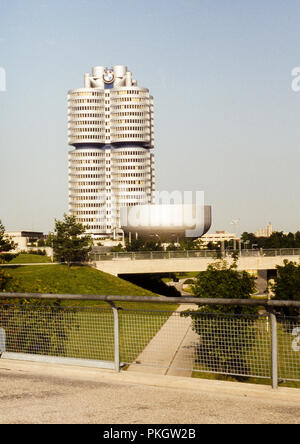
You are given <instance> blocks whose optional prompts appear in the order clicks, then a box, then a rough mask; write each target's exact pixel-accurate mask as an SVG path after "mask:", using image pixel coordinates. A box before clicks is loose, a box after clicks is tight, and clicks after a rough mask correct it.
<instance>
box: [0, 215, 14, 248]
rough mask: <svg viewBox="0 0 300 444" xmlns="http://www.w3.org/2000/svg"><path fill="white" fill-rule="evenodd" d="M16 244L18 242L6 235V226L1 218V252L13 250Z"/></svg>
mask: <svg viewBox="0 0 300 444" xmlns="http://www.w3.org/2000/svg"><path fill="white" fill-rule="evenodd" d="M16 246H17V244H15V243H14V242H13V241H12V240H11V239H10V238H9V237H7V236H6V235H5V228H4V225H3V224H2V222H1V220H0V252H3V251H10V250H13V249H14V248H16Z"/></svg>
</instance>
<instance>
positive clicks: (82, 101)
mask: <svg viewBox="0 0 300 444" xmlns="http://www.w3.org/2000/svg"><path fill="white" fill-rule="evenodd" d="M68 101H69V102H70V103H69V105H70V106H73V105H76V104H78V103H99V104H101V101H99V99H69V100H68Z"/></svg>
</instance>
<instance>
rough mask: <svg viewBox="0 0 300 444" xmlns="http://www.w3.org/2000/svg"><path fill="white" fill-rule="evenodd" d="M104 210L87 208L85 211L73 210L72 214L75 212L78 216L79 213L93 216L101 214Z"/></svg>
mask: <svg viewBox="0 0 300 444" xmlns="http://www.w3.org/2000/svg"><path fill="white" fill-rule="evenodd" d="M104 212H105V210H102V211H99V210H93V211H91V210H87V211H73V214H75V216H80V215H84V214H87V215H90V216H93V215H100V214H103V213H104Z"/></svg>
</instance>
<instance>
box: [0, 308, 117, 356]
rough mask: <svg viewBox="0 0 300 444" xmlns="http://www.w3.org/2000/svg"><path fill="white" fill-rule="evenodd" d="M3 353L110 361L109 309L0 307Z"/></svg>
mask: <svg viewBox="0 0 300 444" xmlns="http://www.w3.org/2000/svg"><path fill="white" fill-rule="evenodd" d="M0 327H2V329H4V331H5V342H6V344H5V351H6V352H13V353H29V354H38V355H44V356H58V357H67V358H81V359H96V360H104V361H113V359H114V329H113V314H112V311H111V309H110V308H81V307H80V308H78V307H76V308H69V307H62V306H58V307H56V306H45V305H42V306H35V305H27V304H26V305H21V306H18V305H11V304H9V305H0Z"/></svg>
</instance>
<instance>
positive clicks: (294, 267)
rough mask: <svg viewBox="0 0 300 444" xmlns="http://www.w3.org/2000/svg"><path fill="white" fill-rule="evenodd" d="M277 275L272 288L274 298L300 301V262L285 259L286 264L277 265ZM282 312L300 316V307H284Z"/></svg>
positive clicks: (287, 314) (281, 309)
mask: <svg viewBox="0 0 300 444" xmlns="http://www.w3.org/2000/svg"><path fill="white" fill-rule="evenodd" d="M276 269H277V276H276V277H275V279H274V284H273V285H272V287H271V289H272V291H273V293H274V299H277V300H280V301H282V300H284V301H285V300H286V301H300V262H299V263H298V264H297V263H296V262H290V261H288V260H285V261H284V265H277V266H276ZM279 311H280V313H281V314H283V315H286V316H298V315H299V313H300V310H299V308H293V307H283V308H280V309H279Z"/></svg>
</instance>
